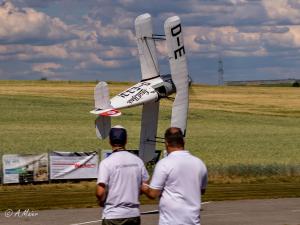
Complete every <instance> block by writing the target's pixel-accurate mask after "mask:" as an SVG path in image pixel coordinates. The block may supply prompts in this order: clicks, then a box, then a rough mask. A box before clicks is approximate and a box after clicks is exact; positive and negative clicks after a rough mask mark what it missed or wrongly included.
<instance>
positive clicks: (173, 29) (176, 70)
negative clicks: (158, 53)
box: [164, 16, 189, 134]
mask: <svg viewBox="0 0 300 225" xmlns="http://www.w3.org/2000/svg"><path fill="white" fill-rule="evenodd" d="M164 29H165V34H166V41H167V48H168V56H169V62H170V69H171V76H172V81H173V82H174V85H175V87H176V96H175V100H174V103H173V108H172V118H171V126H172V127H179V128H181V130H182V132H183V133H184V134H185V130H186V122H187V116H188V104H189V91H188V89H189V77H188V69H187V61H186V55H185V48H184V43H183V34H182V27H181V22H180V18H179V17H178V16H173V17H170V18H168V19H167V20H166V21H165V25H164Z"/></svg>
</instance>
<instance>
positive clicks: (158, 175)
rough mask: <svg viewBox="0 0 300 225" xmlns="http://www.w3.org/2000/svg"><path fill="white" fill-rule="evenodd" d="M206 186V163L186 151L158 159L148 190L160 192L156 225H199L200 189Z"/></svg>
mask: <svg viewBox="0 0 300 225" xmlns="http://www.w3.org/2000/svg"><path fill="white" fill-rule="evenodd" d="M206 185H207V169H206V166H205V164H204V163H203V162H202V161H201V160H200V159H199V158H197V157H195V156H192V155H191V154H190V153H189V152H188V151H175V152H172V153H170V154H169V155H168V156H167V157H165V158H164V159H162V160H160V161H159V162H158V163H157V165H156V167H155V170H154V174H153V177H152V180H151V184H150V187H151V188H153V189H158V190H161V191H162V196H161V199H160V202H159V225H200V208H201V189H205V188H206Z"/></svg>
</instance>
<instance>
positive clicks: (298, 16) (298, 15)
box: [263, 0, 300, 24]
mask: <svg viewBox="0 0 300 225" xmlns="http://www.w3.org/2000/svg"><path fill="white" fill-rule="evenodd" d="M263 6H264V8H265V10H266V12H267V14H268V16H269V18H270V19H272V20H275V21H277V22H278V21H279V22H280V21H284V22H290V23H292V24H298V23H299V22H300V4H299V1H298V3H297V2H296V1H290V0H280V1H278V0H277V1H274V0H263Z"/></svg>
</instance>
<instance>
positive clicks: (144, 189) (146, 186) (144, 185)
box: [141, 183, 149, 194]
mask: <svg viewBox="0 0 300 225" xmlns="http://www.w3.org/2000/svg"><path fill="white" fill-rule="evenodd" d="M148 191H149V185H148V184H147V183H142V186H141V192H142V193H144V194H146V193H147V192H148Z"/></svg>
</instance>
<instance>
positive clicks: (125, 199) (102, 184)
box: [96, 126, 149, 225]
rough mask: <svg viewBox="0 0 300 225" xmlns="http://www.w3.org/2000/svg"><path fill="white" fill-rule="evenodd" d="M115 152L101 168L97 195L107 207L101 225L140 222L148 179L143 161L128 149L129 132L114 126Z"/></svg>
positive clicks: (112, 131) (111, 131)
mask: <svg viewBox="0 0 300 225" xmlns="http://www.w3.org/2000/svg"><path fill="white" fill-rule="evenodd" d="M109 142H110V145H111V147H112V150H113V152H112V154H111V155H110V156H109V157H107V158H106V159H104V160H102V161H101V163H100V165H99V170H98V180H97V190H96V196H97V198H98V200H99V203H100V206H102V207H104V209H103V213H102V225H118V224H122V225H140V223H141V222H140V210H139V206H140V202H139V195H140V189H141V185H142V183H143V182H147V181H148V179H149V175H148V172H147V170H146V168H145V166H144V163H143V161H142V160H141V159H140V158H139V157H137V156H136V155H134V154H132V153H130V152H128V151H126V149H125V145H126V143H127V132H126V129H125V128H124V127H122V126H115V127H113V128H111V130H110V132H109Z"/></svg>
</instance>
